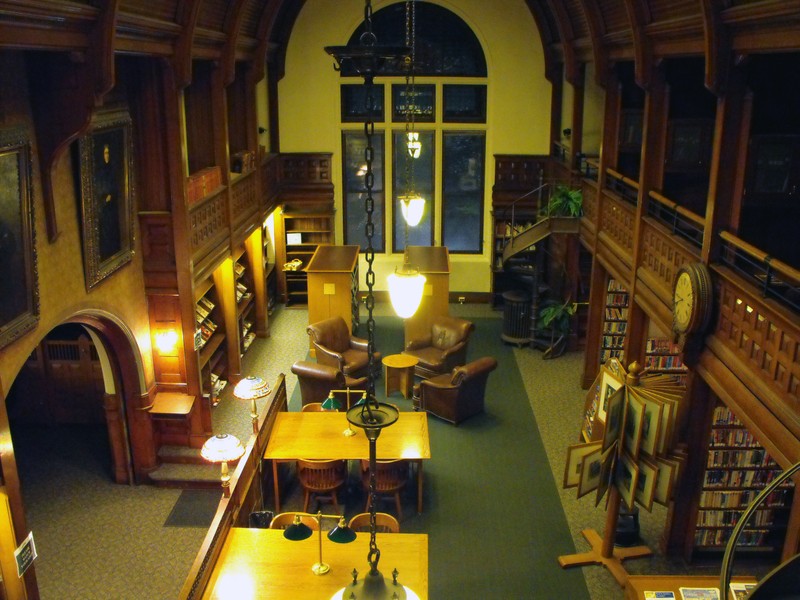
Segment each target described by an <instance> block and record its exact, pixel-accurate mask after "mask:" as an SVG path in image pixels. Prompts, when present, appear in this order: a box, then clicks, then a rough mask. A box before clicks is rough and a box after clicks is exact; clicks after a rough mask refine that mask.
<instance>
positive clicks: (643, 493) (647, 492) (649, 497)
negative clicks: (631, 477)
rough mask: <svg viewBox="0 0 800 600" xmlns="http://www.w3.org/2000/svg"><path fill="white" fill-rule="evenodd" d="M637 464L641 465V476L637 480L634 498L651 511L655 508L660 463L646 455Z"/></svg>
mask: <svg viewBox="0 0 800 600" xmlns="http://www.w3.org/2000/svg"><path fill="white" fill-rule="evenodd" d="M636 466H637V467H639V477H638V479H637V480H636V492H635V494H634V499H635V500H636V502H638V503H639V504H640V505H641V507H642V508H644V509H645V510H647V511H648V512H649V511H651V510H653V498H654V495H655V491H656V485H657V482H658V475H659V468H658V465H656V464H655V463H653V462H651V461H649V460H647V459H646V458H644V457H641V458H639V462H638V463H637V464H636Z"/></svg>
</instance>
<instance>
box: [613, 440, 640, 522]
mask: <svg viewBox="0 0 800 600" xmlns="http://www.w3.org/2000/svg"><path fill="white" fill-rule="evenodd" d="M638 481H639V467H638V465H637V464H636V460H635V459H633V458H631V457H630V456H629V455H628V454H626V453H625V452H623V453H622V455H621V456H620V459H619V462H617V468H616V471H615V473H614V485H615V486H617V490H618V491H619V495H620V498H621V499H622V501H623V502H624V503H625V506H626V507H627V508H628V510H633V501H634V495H635V494H636V486H637V484H638Z"/></svg>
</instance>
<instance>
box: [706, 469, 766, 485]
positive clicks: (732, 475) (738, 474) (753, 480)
mask: <svg viewBox="0 0 800 600" xmlns="http://www.w3.org/2000/svg"><path fill="white" fill-rule="evenodd" d="M775 474H776V471H775V470H773V469H751V470H748V471H742V470H733V471H728V470H725V469H709V470H708V471H706V476H705V479H704V482H703V483H704V487H721V488H728V487H729V488H740V487H763V486H765V485H767V484H768V483H769V482H770V481H772V480H773V479H775Z"/></svg>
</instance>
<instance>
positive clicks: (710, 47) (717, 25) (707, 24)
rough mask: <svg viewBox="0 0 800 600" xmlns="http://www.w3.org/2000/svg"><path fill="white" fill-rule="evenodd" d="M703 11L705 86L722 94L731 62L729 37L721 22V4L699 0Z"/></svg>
mask: <svg viewBox="0 0 800 600" xmlns="http://www.w3.org/2000/svg"><path fill="white" fill-rule="evenodd" d="M700 9H701V10H702V12H703V37H704V46H705V57H706V80H705V85H706V87H707V88H708V89H709V90H710V91H711V92H712V93H713V94H716V95H717V96H720V95H722V92H723V90H724V89H725V84H726V83H727V81H728V72H729V69H730V62H731V39H730V34H729V32H728V28H727V26H726V25H725V24H724V23H723V22H722V6H721V5H720V2H717V1H716V0H700Z"/></svg>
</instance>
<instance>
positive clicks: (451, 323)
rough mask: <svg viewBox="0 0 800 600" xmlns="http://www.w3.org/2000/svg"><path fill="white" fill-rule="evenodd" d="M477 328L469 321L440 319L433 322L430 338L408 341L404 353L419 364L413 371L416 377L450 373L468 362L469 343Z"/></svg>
mask: <svg viewBox="0 0 800 600" xmlns="http://www.w3.org/2000/svg"><path fill="white" fill-rule="evenodd" d="M474 329H475V325H473V324H472V323H471V322H470V321H467V320H465V319H459V318H457V317H448V316H439V317H435V318H434V319H433V322H432V323H431V331H430V335H427V336H425V337H423V338H421V339H416V340H409V342H408V343H407V344H406V349H405V350H403V354H409V355H411V356H414V357H416V358H417V360H418V361H419V362H418V363H417V366H416V367H415V369H414V374H415V375H416V376H417V377H423V378H427V377H434V376H436V375H441V374H443V373H449V372H450V371H451V370H452V369H453V368H454V367H457V366H458V365H463V364H464V363H465V362H467V343H468V342H469V336H470V334H471V333H472V331H473V330H474Z"/></svg>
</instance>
